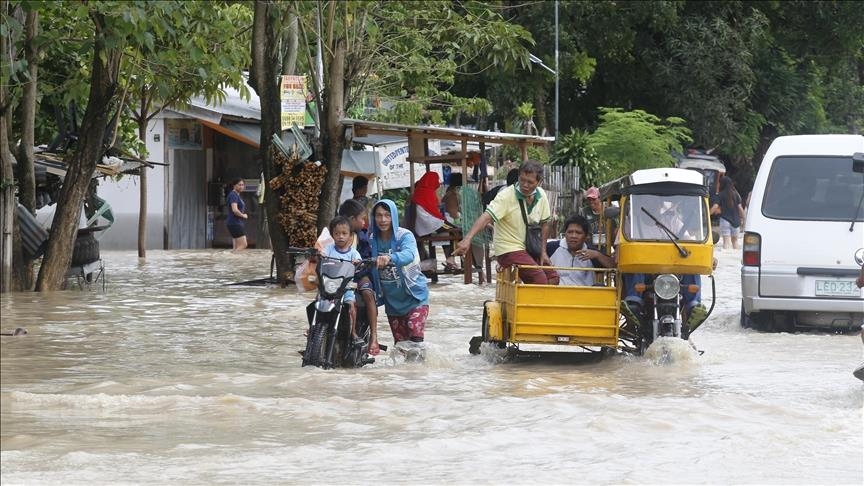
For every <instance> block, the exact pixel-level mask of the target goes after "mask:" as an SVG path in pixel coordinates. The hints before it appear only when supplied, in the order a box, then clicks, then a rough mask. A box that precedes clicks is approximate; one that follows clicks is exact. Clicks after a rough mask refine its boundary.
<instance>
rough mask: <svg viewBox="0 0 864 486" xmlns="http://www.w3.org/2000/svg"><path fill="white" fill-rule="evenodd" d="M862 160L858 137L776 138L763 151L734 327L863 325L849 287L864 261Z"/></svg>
mask: <svg viewBox="0 0 864 486" xmlns="http://www.w3.org/2000/svg"><path fill="white" fill-rule="evenodd" d="M856 154H857V155H856ZM862 158H864V136H861V135H796V136H788V137H778V138H777V139H776V140H774V142H773V143H772V144H771V146H770V147H769V148H768V152H767V153H766V154H765V158H764V159H763V160H762V165H761V167H760V168H759V173H758V174H757V176H756V181H755V183H754V185H753V193H752V195H751V199H750V206H749V207H748V209H747V220H746V223H745V227H744V231H745V233H744V248H743V250H744V252H743V258H742V266H741V300H742V302H741V325H742V326H744V327H754V328H757V329H760V330H782V331H792V330H794V329H796V328H800V327H816V328H833V329H838V330H839V329H844V330H846V329H848V330H852V329H859V328H860V326H861V325H862V323H864V289H859V288H858V287H857V286H856V285H855V279H856V277H857V276H858V274H859V271H860V269H861V266H862V265H864V208H862V207H861V203H862V198H864V160H862ZM853 159H854V160H855V163H854V164H853ZM853 166H855V170H853Z"/></svg>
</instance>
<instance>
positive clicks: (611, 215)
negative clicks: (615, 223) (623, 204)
mask: <svg viewBox="0 0 864 486" xmlns="http://www.w3.org/2000/svg"><path fill="white" fill-rule="evenodd" d="M619 214H621V208H619V207H617V206H609V207H608V208H604V209H603V217H604V218H606V219H618V215H619Z"/></svg>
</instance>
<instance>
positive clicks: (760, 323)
mask: <svg viewBox="0 0 864 486" xmlns="http://www.w3.org/2000/svg"><path fill="white" fill-rule="evenodd" d="M773 321H774V316H772V315H771V313H770V312H751V313H750V314H747V313H746V312H744V302H741V327H743V328H744V329H747V328H751V329H755V330H757V331H762V332H771V331H773V330H774V325H773Z"/></svg>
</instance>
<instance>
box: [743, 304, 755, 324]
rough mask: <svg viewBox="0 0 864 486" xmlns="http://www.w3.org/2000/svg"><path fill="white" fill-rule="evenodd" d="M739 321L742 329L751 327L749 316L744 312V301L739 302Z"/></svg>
mask: <svg viewBox="0 0 864 486" xmlns="http://www.w3.org/2000/svg"><path fill="white" fill-rule="evenodd" d="M740 322H741V327H743V328H744V329H749V328H751V327H753V323H752V322H751V321H750V316H748V315H747V313H746V312H744V302H741V318H740Z"/></svg>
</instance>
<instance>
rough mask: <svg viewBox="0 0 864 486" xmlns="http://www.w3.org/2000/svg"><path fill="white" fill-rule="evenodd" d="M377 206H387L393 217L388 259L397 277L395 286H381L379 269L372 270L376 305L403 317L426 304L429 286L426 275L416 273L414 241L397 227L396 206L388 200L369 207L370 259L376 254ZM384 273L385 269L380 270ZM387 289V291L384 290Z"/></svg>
mask: <svg viewBox="0 0 864 486" xmlns="http://www.w3.org/2000/svg"><path fill="white" fill-rule="evenodd" d="M381 204H386V205H387V208H389V209H390V215H391V216H392V218H393V219H392V226H393V231H392V233H391V240H390V257H391V259H392V261H393V265H394V266H395V267H396V268H395V269H394V270H395V271H396V273H397V275H398V277H397V279H396V281H395V286H394V285H393V284H385V286H382V285H381V271H382V269H379V268H377V267H375V268H373V269H372V280H373V281H374V283H375V288H376V289H377V291H378V305H381V304H382V303H383V304H384V306H385V311H386V312H387V314H390V315H406V314H407V313H408V312H409V311H410V310H411V309H413V308H415V307H418V306H421V305H429V287H428V286H427V284H426V283H427V281H426V276H425V275H423V272H422V271H421V270H420V254H419V252H418V251H417V240H416V239H415V238H414V234H413V233H411V231H409V230H407V229H405V228H400V227H399V213H398V211H397V210H396V203H394V202H393V201H391V200H389V199H382V200H380V201H378V202H377V203H375V206H373V208H372V215H371V217H370V218H369V219H370V221H372V224H370V225H369V229H370V235H369V243H370V244H371V247H372V258H376V257H378V255H379V254H380V253H379V249H378V245H379V243H378V237H379V233H380V230H379V229H378V225H377V224H375V207H377V206H379V205H381ZM382 253H383V252H382ZM384 271H387V270H386V269H384ZM387 288H389V290H386V291H385V289H387Z"/></svg>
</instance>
